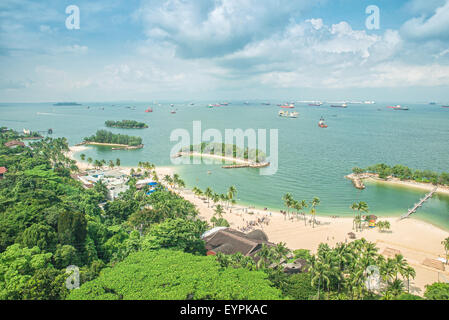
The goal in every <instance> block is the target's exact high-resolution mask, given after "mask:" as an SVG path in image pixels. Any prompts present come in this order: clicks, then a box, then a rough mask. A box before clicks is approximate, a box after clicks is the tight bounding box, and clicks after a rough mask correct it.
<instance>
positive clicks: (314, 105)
mask: <svg viewBox="0 0 449 320" xmlns="http://www.w3.org/2000/svg"><path fill="white" fill-rule="evenodd" d="M321 105H322V103H321V102H312V103H309V106H310V107H320V106H321Z"/></svg>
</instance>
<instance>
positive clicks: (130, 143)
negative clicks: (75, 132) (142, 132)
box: [80, 130, 143, 150]
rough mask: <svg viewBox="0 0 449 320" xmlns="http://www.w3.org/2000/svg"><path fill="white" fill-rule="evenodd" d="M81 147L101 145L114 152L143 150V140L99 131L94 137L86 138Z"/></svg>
mask: <svg viewBox="0 0 449 320" xmlns="http://www.w3.org/2000/svg"><path fill="white" fill-rule="evenodd" d="M80 145H100V146H110V147H113V148H112V150H134V149H142V148H143V144H142V138H141V137H133V136H128V135H125V134H115V133H112V132H110V131H106V130H98V131H97V133H96V134H95V135H93V136H90V137H86V138H84V142H82V143H81V144H80Z"/></svg>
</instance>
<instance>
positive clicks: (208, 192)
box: [204, 187, 214, 208]
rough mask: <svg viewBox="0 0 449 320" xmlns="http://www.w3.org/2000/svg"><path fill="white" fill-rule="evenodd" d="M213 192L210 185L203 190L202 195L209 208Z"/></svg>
mask: <svg viewBox="0 0 449 320" xmlns="http://www.w3.org/2000/svg"><path fill="white" fill-rule="evenodd" d="M213 194H214V192H213V191H212V189H211V188H210V187H207V188H206V190H205V191H204V195H205V196H206V198H207V207H208V208H209V203H210V198H212V196H213Z"/></svg>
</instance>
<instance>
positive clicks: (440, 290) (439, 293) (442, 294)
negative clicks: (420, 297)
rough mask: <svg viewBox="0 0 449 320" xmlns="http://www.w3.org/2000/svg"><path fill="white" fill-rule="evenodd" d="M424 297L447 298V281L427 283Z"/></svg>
mask: <svg viewBox="0 0 449 320" xmlns="http://www.w3.org/2000/svg"><path fill="white" fill-rule="evenodd" d="M424 297H425V298H426V299H428V300H449V283H441V282H436V283H434V284H432V285H427V286H426V292H425V293H424Z"/></svg>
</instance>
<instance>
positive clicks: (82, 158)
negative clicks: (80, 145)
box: [80, 153, 86, 161]
mask: <svg viewBox="0 0 449 320" xmlns="http://www.w3.org/2000/svg"><path fill="white" fill-rule="evenodd" d="M80 158H81V160H82V161H84V159H86V155H85V154H84V153H81V154H80Z"/></svg>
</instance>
